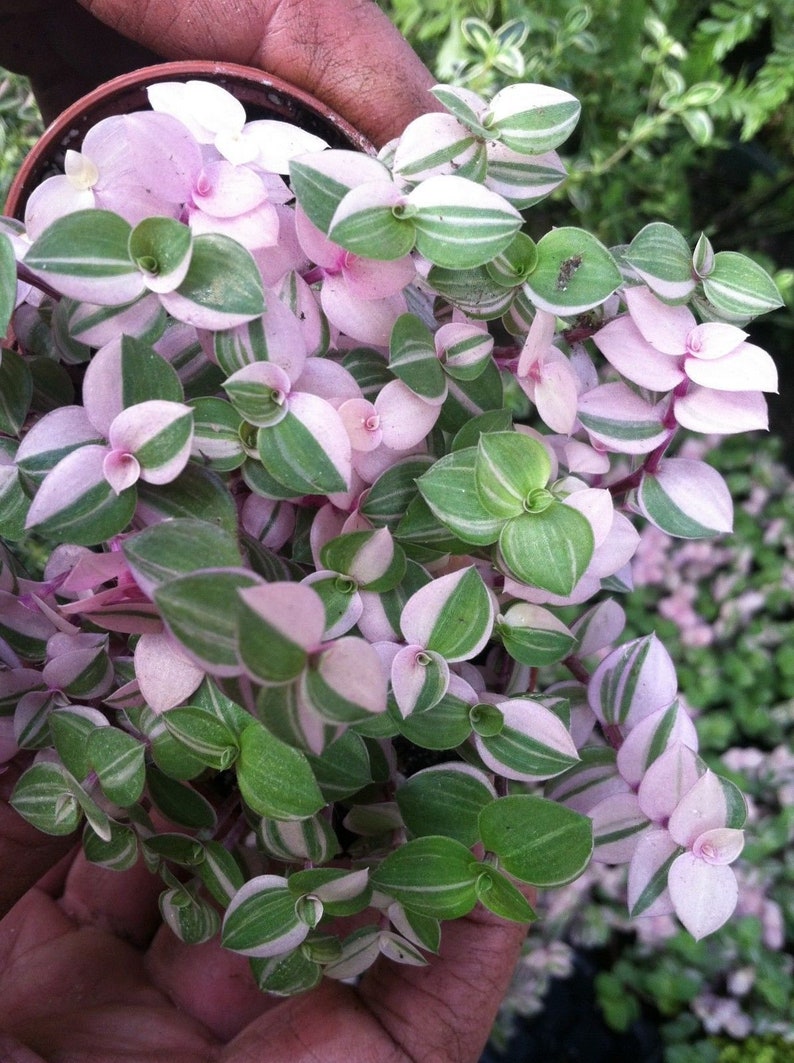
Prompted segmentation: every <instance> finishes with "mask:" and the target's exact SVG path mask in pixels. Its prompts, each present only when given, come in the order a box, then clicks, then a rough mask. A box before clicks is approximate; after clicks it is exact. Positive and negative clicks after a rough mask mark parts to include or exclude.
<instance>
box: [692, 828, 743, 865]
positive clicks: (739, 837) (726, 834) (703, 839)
mask: <svg viewBox="0 0 794 1063" xmlns="http://www.w3.org/2000/svg"><path fill="white" fill-rule="evenodd" d="M743 848H744V831H742V830H737V829H736V828H735V827H714V828H712V829H711V830H706V831H703V833H702V834H700V835H699V836H698V837H697V838H696V839H695V842H694V844H693V846H692V852H693V853H694V855H695V856H697V857H699V858H700V859H701V860H705V861H706V863H707V864H732V863H733V861H734V860H736V859H737V857H738V856H739V855H740V854H741V851H742V849H743Z"/></svg>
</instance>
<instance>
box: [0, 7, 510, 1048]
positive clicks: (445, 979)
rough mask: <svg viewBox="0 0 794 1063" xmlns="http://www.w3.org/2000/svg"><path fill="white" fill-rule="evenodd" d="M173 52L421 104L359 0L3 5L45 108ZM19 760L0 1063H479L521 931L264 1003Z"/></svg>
mask: <svg viewBox="0 0 794 1063" xmlns="http://www.w3.org/2000/svg"><path fill="white" fill-rule="evenodd" d="M183 58H193V59H197V58H204V59H216V60H225V61H229V62H236V63H243V64H246V65H250V66H255V67H259V68H261V69H263V70H266V71H268V72H269V73H271V74H275V75H277V76H279V77H282V78H284V79H285V80H287V81H291V82H292V83H293V84H296V85H298V86H299V87H301V88H303V89H305V90H307V91H309V92H311V93H313V94H314V95H315V96H317V97H318V98H320V99H322V100H323V101H324V102H325V103H327V104H328V105H329V106H331V107H333V108H334V109H335V110H337V111H338V112H339V113H340V114H341V115H342V116H343V117H345V118H346V119H347V120H348V121H349V122H351V123H352V124H353V125H354V126H356V127H357V128H358V129H360V130H361V131H362V132H363V133H364V134H365V135H366V136H368V137H369V138H370V140H372V141H373V142H374V143H376V144H378V145H380V144H383V143H384V142H385V141H387V140H389V139H390V138H391V137H393V136H396V135H397V134H398V133H399V132H400V131H401V130H402V129H403V127H404V126H405V125H406V123H407V122H408V121H410V120H411V119H412V118H414V117H416V116H417V115H418V114H421V113H422V112H423V111H427V110H431V109H436V107H437V105H436V104H435V103H434V101H433V98H432V97H431V96H430V95H429V94H428V91H427V90H428V88H429V86H430V85H431V84H432V81H433V79H432V77H431V75H430V74H429V72H428V71H427V70H426V69H425V68H424V66H423V65H422V64H421V63H420V62H419V60H418V59H417V57H416V56H415V54H414V53H413V52H412V51H411V49H410V48H409V47H408V45H407V44H406V42H405V41H404V40H403V38H402V37H401V36H400V35H399V34H398V33H397V31H396V30H395V29H394V27H393V26H392V24H391V23H390V22H389V20H388V19H387V18H386V16H385V15H383V13H382V12H381V11H380V10H379V9H378V7H377V6H376V4H375V3H373V2H372V0H312V2H311V3H309V2H308V0H81V2H79V3H78V2H77V0H0V65H2V66H5V67H6V68H8V69H10V70H14V71H17V72H18V73H22V74H26V75H27V76H29V77H30V78H31V81H32V84H33V88H34V92H35V94H36V97H37V100H38V102H39V106H40V107H41V110H42V113H43V115H44V117H45V120H47V121H49V120H51V119H52V118H54V117H55V116H56V115H57V114H58V113H59V112H60V111H61V110H62V109H63V108H64V107H66V106H67V105H68V104H70V103H71V102H73V101H74V100H75V99H77V98H78V97H79V96H80V95H82V94H84V93H85V92H87V91H88V90H90V89H92V88H94V87H95V86H96V85H97V84H99V83H100V82H102V81H105V80H107V79H108V78H110V77H114V76H116V75H117V74H120V73H124V72H125V71H127V70H132V69H135V68H137V67H140V66H145V65H149V64H150V63H152V62H157V61H158V60H159V59H183ZM20 768H21V765H12V766H11V767H10V768H9V770H8V771H7V772H6V773H5V774H4V775H2V776H0V914H3V913H8V914H6V915H5V918H3V920H2V922H0V1061H2V1063H42V1060H45V1061H47V1063H475V1061H476V1060H477V1059H478V1058H479V1056H480V1053H481V1051H482V1047H483V1045H484V1044H485V1041H486V1039H487V1037H488V1033H489V1030H490V1027H491V1023H492V1021H493V1018H494V1015H495V1013H496V1010H497V1008H498V1006H499V1003H500V1001H501V999H502V996H503V994H504V992H505V990H506V988H507V985H508V983H509V981H510V977H511V974H512V971H513V967H514V965H515V962H516V959H517V957H518V954H519V951H520V947H521V942H522V940H523V937H524V934H525V932H526V929H525V927H523V926H519V925H516V924H513V923H507V922H504V921H502V920H500V919H498V918H496V917H495V916H492V915H490V914H489V913H487V912H483V911H481V910H479V909H478V910H475V911H474V912H472V913H471V915H470V916H468V917H467V918H465V919H461V920H458V921H457V922H454V923H446V924H444V927H443V935H442V936H443V944H442V949H441V954H440V956H438V957H434V958H432V959H431V962H430V963H429V965H428V966H427V967H422V968H417V967H406V966H398V965H396V964H394V963H391V962H387V961H385V960H381V961H378V963H376V964H375V966H374V967H373V968H371V969H370V970H369V971H368V972H367V973H366V974H365V975H364V976H363V977H362V979H361V981H360V984H359V985H357V986H356V987H355V988H354V987H352V986H349V985H343V984H340V983H335V982H330V981H326V982H324V983H323V984H322V985H321V986H320V987H319V988H317V989H316V990H314V991H312V992H310V993H307V994H305V995H303V996H299V997H294V998H290V999H287V1000H278V999H274V998H269V997H267V996H265V995H263V994H262V993H260V992H259V990H258V989H257V988H256V987H255V985H254V983H253V980H252V978H251V975H250V972H249V968H248V964H247V961H246V960H245V959H243V958H242V957H239V956H236V955H234V954H232V953H229V952H227V951H224V950H223V949H221V948H220V946H219V945H218V944H217V943H216V942H211V943H208V944H206V945H202V946H185V945H182V944H181V943H180V942H179V941H178V940H177V939H176V938H175V937H174V935H173V934H172V933H171V931H170V930H169V929H168V928H167V927H166V926H164V925H163V923H162V920H161V918H160V914H159V910H158V905H157V896H158V893H159V891H160V889H161V883H160V882H159V880H158V879H156V878H155V877H154V876H151V875H149V874H148V873H147V872H146V871H145V870H144V869H143V868H136V869H134V870H133V871H129V872H124V873H117V872H112V871H105V870H102V869H100V868H97V867H94V866H92V865H89V864H87V863H86V862H85V860H84V859H83V857H82V856H81V855H80V854H79V851H78V850H77V849H76V848H75V839H74V838H68V839H62V838H49V837H46V836H45V835H42V834H40V833H39V832H38V831H36V830H34V829H33V828H32V827H30V826H29V825H28V824H26V823H25V822H24V821H22V820H21V819H20V818H19V817H18V816H17V815H16V813H15V812H14V811H13V810H12V809H10V808H9V806H8V804H7V803H6V802H7V798H8V796H9V794H10V792H11V789H12V787H13V783H14V781H15V778H16V777H17V776H18V774H19V770H20ZM42 875H43V876H44V877H43V878H42ZM12 906H13V907H12Z"/></svg>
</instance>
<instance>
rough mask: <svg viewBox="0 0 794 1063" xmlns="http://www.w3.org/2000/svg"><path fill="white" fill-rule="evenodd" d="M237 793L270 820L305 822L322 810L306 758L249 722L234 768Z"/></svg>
mask: <svg viewBox="0 0 794 1063" xmlns="http://www.w3.org/2000/svg"><path fill="white" fill-rule="evenodd" d="M235 769H236V772H237V782H238V785H239V787H240V794H241V796H242V798H243V800H244V801H245V803H246V804H247V805H248V807H249V808H251V809H252V810H253V811H254V812H257V813H258V814H259V815H260V816H268V817H270V818H271V819H305V818H306V817H307V816H313V815H314V814H315V812H319V810H320V809H321V808H322V807H323V804H324V803H325V802H324V799H323V795H322V794H321V793H320V790H319V788H318V786H317V782H316V780H315V778H314V775H313V773H312V769H311V766H310V765H309V762H308V760H307V759H306V757H305V755H304V754H303V753H301V752H300V750H298V749H293V748H292V747H291V746H288V745H287V744H286V743H285V742H282V741H281V740H280V739H278V738H276V737H275V736H274V735H272V734H270V732H269V731H268V730H267V729H266V728H265V727H263V726H262V724H261V723H257V722H252V723H251V724H249V726H248V727H246V728H245V730H244V731H243V733H242V734H241V735H240V756H239V758H238V760H237V763H236V765H235Z"/></svg>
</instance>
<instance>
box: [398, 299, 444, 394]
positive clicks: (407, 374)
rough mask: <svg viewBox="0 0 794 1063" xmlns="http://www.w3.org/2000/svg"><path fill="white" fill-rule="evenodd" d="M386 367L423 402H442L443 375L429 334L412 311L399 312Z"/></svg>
mask: <svg viewBox="0 0 794 1063" xmlns="http://www.w3.org/2000/svg"><path fill="white" fill-rule="evenodd" d="M389 369H391V371H392V372H393V373H394V375H395V376H397V377H399V378H400V380H402V381H403V383H405V384H407V385H408V387H409V388H410V389H411V391H413V392H414V393H415V394H417V395H419V396H421V397H422V398H423V399H425V400H426V401H427V402H431V403H434V404H435V403H439V402H442V401H443V399H444V396H445V395H446V393H447V383H446V377H445V376H444V370H443V369H442V367H441V362H440V360H439V358H438V356H437V355H436V349H435V345H434V343H433V334H432V332H431V331H430V329H429V328H428V327H427V325H425V324H424V322H422V321H420V319H419V318H418V317H416V316H415V315H414V314H402V315H401V316H400V317H398V318H397V320H396V321H395V323H394V326H393V328H392V332H391V338H390V340H389Z"/></svg>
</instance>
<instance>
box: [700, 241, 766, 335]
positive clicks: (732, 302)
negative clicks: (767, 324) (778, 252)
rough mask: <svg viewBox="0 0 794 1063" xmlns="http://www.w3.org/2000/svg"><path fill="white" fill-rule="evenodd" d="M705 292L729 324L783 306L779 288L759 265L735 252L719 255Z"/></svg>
mask: <svg viewBox="0 0 794 1063" xmlns="http://www.w3.org/2000/svg"><path fill="white" fill-rule="evenodd" d="M703 292H704V294H705V296H706V298H707V299H708V301H709V303H710V304H711V306H712V307H713V308H714V309H716V310H717V312H718V313H719V314H724V315H725V316H726V317H727V318H728V320H731V319H733V318H743V319H747V318H752V317H756V316H757V315H758V314H765V313H767V312H768V311H770V310H776V309H777V308H778V307H779V306H782V305H783V301H782V299H781V296H780V292H779V291H778V289H777V285H776V284H775V282H774V281H773V280H772V278H771V277H770V276H769V274H768V273H767V272H766V270H765V269H763V268H762V267H761V266H759V265H758V263H756V262H753V260H752V259H750V258H747V256H746V255H740V254H738V253H737V252H735V251H718V252H717V254H716V255H715V256H714V265H713V268H712V270H711V272H710V273H709V275H708V277H706V278H705V280H704V281H703Z"/></svg>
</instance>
